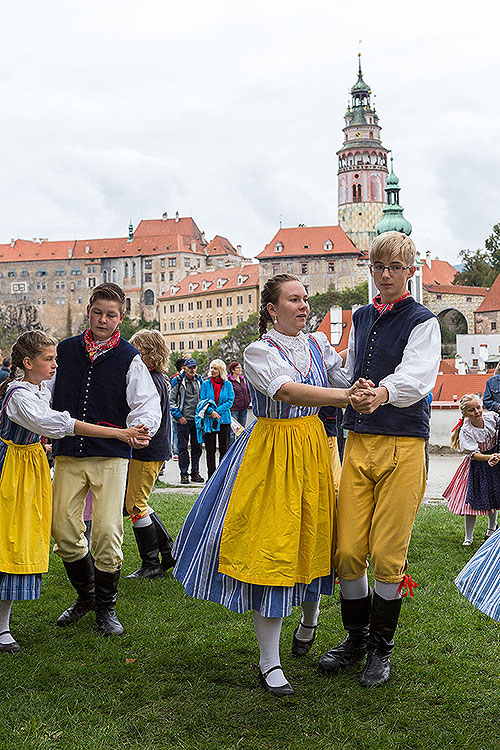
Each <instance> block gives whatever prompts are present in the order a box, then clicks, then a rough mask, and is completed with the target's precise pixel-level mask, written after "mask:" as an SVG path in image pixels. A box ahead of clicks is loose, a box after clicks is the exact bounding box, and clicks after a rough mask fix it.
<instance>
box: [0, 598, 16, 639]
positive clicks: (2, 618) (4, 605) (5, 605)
mask: <svg viewBox="0 0 500 750" xmlns="http://www.w3.org/2000/svg"><path fill="white" fill-rule="evenodd" d="M11 609H12V599H0V633H3V631H4V630H10V611H11ZM0 643H1V644H2V645H4V646H5V645H6V644H7V643H14V638H13V637H12V636H11V635H10V633H6V634H5V635H0Z"/></svg>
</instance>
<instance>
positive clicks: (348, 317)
mask: <svg viewBox="0 0 500 750" xmlns="http://www.w3.org/2000/svg"><path fill="white" fill-rule="evenodd" d="M351 325H352V310H342V336H341V338H340V341H339V343H338V344H334V345H333V347H334V349H336V350H337V351H338V352H341V351H343V350H344V349H347V342H348V341H349V333H350V332H351ZM318 331H322V332H323V333H325V334H326V338H327V339H328V341H329V342H330V343H332V339H331V317H330V311H328V312H327V314H326V315H325V317H324V318H323V320H322V321H321V323H320V324H319V326H318Z"/></svg>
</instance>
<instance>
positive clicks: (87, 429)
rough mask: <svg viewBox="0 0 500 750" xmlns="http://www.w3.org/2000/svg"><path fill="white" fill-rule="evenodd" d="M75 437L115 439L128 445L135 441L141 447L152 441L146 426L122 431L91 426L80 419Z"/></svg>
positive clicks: (76, 426) (76, 423)
mask: <svg viewBox="0 0 500 750" xmlns="http://www.w3.org/2000/svg"><path fill="white" fill-rule="evenodd" d="M75 435H85V437H97V438H114V439H115V440H121V441H122V442H123V443H128V442H129V440H132V439H135V440H138V441H139V442H140V445H141V446H144V445H147V444H148V443H149V439H150V438H149V434H148V428H147V427H145V426H144V425H137V426H136V427H127V428H125V429H122V428H121V427H103V426H101V425H98V424H89V423H88V422H81V421H80V420H79V419H77V420H76V421H75ZM134 447H139V446H134Z"/></svg>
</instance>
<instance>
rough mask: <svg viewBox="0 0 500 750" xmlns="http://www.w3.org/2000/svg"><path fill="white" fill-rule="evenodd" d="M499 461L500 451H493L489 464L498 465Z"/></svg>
mask: <svg viewBox="0 0 500 750" xmlns="http://www.w3.org/2000/svg"><path fill="white" fill-rule="evenodd" d="M499 461H500V453H492V454H491V457H490V458H489V459H488V465H489V466H496V465H497V463H498V462H499Z"/></svg>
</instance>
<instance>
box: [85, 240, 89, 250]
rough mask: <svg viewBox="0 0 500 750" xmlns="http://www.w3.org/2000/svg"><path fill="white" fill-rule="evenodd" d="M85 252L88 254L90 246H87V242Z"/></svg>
mask: <svg viewBox="0 0 500 750" xmlns="http://www.w3.org/2000/svg"><path fill="white" fill-rule="evenodd" d="M85 252H86V253H90V245H89V243H88V242H87V244H86V245H85Z"/></svg>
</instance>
